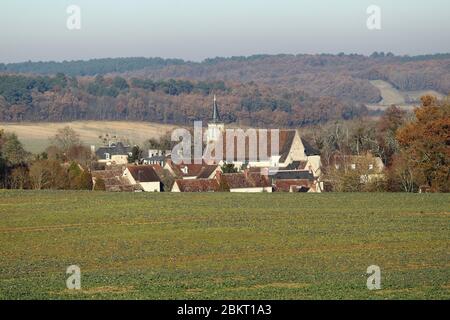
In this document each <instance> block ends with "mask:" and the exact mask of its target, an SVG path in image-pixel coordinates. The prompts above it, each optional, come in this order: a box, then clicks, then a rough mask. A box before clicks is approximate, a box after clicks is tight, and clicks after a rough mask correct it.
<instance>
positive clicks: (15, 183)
mask: <svg viewBox="0 0 450 320" xmlns="http://www.w3.org/2000/svg"><path fill="white" fill-rule="evenodd" d="M9 180H10V182H9V186H10V188H11V189H25V188H27V187H28V185H29V175H28V168H27V167H26V166H20V167H17V168H15V169H13V170H12V171H11V175H10V177H9Z"/></svg>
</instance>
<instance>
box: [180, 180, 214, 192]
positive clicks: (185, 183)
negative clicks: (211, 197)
mask: <svg viewBox="0 0 450 320" xmlns="http://www.w3.org/2000/svg"><path fill="white" fill-rule="evenodd" d="M175 184H176V185H178V188H179V189H180V191H181V192H217V191H219V183H218V182H217V180H216V179H192V180H183V179H178V180H175Z"/></svg>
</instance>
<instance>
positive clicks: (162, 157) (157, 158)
mask: <svg viewBox="0 0 450 320" xmlns="http://www.w3.org/2000/svg"><path fill="white" fill-rule="evenodd" d="M143 160H145V161H166V157H165V156H153V157H150V158H144V159H143Z"/></svg>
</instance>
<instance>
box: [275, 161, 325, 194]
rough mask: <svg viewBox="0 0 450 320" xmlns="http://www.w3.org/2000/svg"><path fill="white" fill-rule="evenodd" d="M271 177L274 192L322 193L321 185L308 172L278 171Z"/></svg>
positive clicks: (311, 173) (310, 172) (312, 174)
mask: <svg viewBox="0 0 450 320" xmlns="http://www.w3.org/2000/svg"><path fill="white" fill-rule="evenodd" d="M302 166H303V165H301V166H300V167H302ZM271 177H272V181H273V186H274V191H276V192H321V191H322V188H321V187H320V186H321V183H320V182H319V181H318V179H317V178H316V177H315V176H314V173H313V172H312V171H310V170H280V171H278V172H276V173H275V174H273V175H272V176H271Z"/></svg>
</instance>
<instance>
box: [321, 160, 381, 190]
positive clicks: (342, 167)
mask: <svg viewBox="0 0 450 320" xmlns="http://www.w3.org/2000/svg"><path fill="white" fill-rule="evenodd" d="M330 167H331V168H329V170H333V171H336V172H345V173H347V172H355V173H356V174H359V175H360V180H361V183H368V182H372V181H375V180H380V179H384V173H383V172H384V169H385V166H384V163H383V160H382V159H381V158H380V157H375V156H373V155H372V154H370V153H368V154H366V155H362V156H358V155H342V154H335V155H334V156H333V157H332V159H331V165H330Z"/></svg>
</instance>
